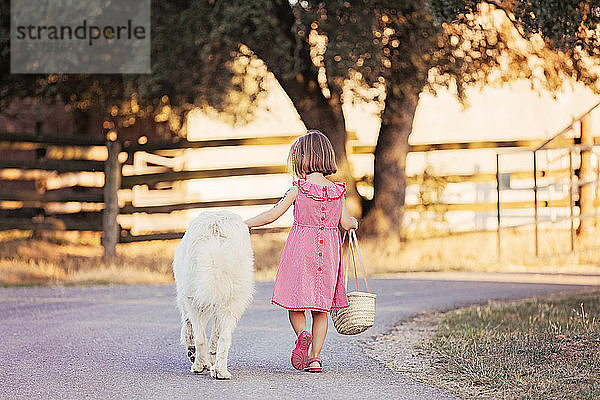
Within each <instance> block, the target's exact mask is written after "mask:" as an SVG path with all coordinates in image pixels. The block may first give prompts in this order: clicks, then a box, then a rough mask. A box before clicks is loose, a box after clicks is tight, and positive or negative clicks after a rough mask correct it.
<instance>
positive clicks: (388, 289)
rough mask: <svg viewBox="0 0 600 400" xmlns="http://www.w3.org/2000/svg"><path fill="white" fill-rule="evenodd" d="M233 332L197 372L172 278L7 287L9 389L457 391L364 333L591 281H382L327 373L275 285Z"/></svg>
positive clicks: (5, 391) (41, 392)
mask: <svg viewBox="0 0 600 400" xmlns="http://www.w3.org/2000/svg"><path fill="white" fill-rule="evenodd" d="M257 286H258V287H257V289H258V290H257V294H256V297H255V302H254V304H253V305H252V306H251V307H250V309H249V310H248V311H247V313H246V314H245V315H244V317H243V318H242V320H241V321H240V324H239V326H238V329H237V330H236V331H235V332H234V337H233V344H232V347H231V352H230V371H231V373H232V374H233V380H232V381H215V380H212V379H211V378H210V377H209V376H208V375H194V374H192V373H190V372H189V363H188V361H187V359H186V357H185V352H184V349H183V347H181V346H180V345H179V343H178V336H179V323H178V321H179V317H178V314H177V310H176V308H175V305H174V296H175V289H174V287H173V286H104V287H68V288H60V287H59V288H6V289H0V338H1V340H0V360H1V364H0V388H1V389H0V398H6V399H61V400H62V399H82V398H92V399H138V398H139V399H203V398H223V399H238V398H239V399H246V398H248V399H254V398H257V399H272V398H273V399H277V398H286V399H296V398H298V399H300V398H301V399H319V398H327V399H329V398H332V399H345V400H347V399H367V398H369V399H451V398H453V397H452V396H451V395H449V394H446V393H443V392H442V391H440V390H438V389H435V388H432V387H430V386H426V385H422V384H419V383H416V382H413V381H411V380H409V379H407V378H405V377H403V376H402V375H400V374H397V373H393V372H391V371H390V370H388V369H386V368H385V367H383V366H381V365H379V364H378V363H377V362H376V361H374V360H372V359H370V358H368V357H366V356H365V355H364V353H363V351H362V347H361V342H362V341H364V340H365V339H367V338H368V337H369V336H370V335H373V334H376V333H380V332H384V331H386V330H387V329H389V328H390V327H391V326H392V325H394V324H395V323H397V322H399V321H400V320H402V319H405V318H408V317H410V316H413V315H416V314H419V313H422V312H424V311H428V310H445V309H450V308H454V307H457V306H462V305H467V304H472V303H480V302H485V301H487V299H508V298H518V297H527V296H532V295H537V294H543V293H549V292H558V291H566V290H574V289H581V288H583V286H567V285H556V284H520V283H494V282H474V281H451V280H427V279H413V280H409V279H374V280H373V281H372V287H373V289H374V290H375V291H376V292H377V293H378V299H377V318H376V326H375V327H374V328H373V329H372V330H370V331H368V332H367V333H365V334H363V335H359V336H354V337H345V336H341V335H338V334H337V333H336V332H335V330H334V329H333V326H330V333H329V335H328V338H327V342H326V347H325V349H324V352H323V359H324V368H325V370H326V371H325V372H324V373H323V374H309V373H306V372H297V371H295V370H294V369H292V367H291V365H290V363H289V354H290V351H291V346H292V344H293V334H292V331H291V328H290V327H289V326H288V322H287V316H286V313H285V312H283V311H281V310H280V309H278V308H276V307H274V306H271V305H270V304H269V299H270V294H271V290H272V283H259V284H257Z"/></svg>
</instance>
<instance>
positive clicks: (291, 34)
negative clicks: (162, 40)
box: [249, 0, 362, 216]
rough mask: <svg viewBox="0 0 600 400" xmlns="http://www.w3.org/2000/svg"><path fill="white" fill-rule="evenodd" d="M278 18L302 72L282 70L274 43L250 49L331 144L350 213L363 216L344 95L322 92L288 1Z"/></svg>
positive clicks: (283, 0)
mask: <svg viewBox="0 0 600 400" xmlns="http://www.w3.org/2000/svg"><path fill="white" fill-rule="evenodd" d="M275 4H276V17H277V19H278V20H279V21H281V27H282V32H283V33H284V34H285V35H287V38H288V40H289V41H290V43H291V44H292V46H291V48H292V49H294V52H295V54H294V57H296V60H297V61H298V66H299V68H297V69H298V70H296V71H294V73H293V74H290V72H289V71H285V70H279V69H278V67H279V66H280V65H281V62H280V61H281V60H279V59H274V57H278V56H276V55H274V53H273V52H271V51H270V50H271V49H270V47H269V46H271V44H270V43H264V42H261V43H250V44H249V47H250V48H251V49H252V50H253V51H254V52H255V54H256V55H257V56H258V57H259V58H260V59H261V60H263V61H264V62H265V64H266V65H267V67H268V68H269V70H270V71H271V72H272V73H273V74H274V75H275V77H276V78H277V80H278V82H279V84H280V85H281V87H282V88H283V90H284V91H285V92H286V94H287V95H288V96H289V98H290V99H291V101H292V103H293V104H294V107H295V108H296V111H297V112H298V114H299V115H300V119H302V121H303V122H304V125H305V126H306V128H307V129H318V130H320V131H321V132H323V133H324V134H325V135H326V136H327V137H328V138H329V140H330V141H331V144H332V145H333V149H334V151H335V157H336V163H337V166H338V172H337V174H336V176H335V179H338V180H341V181H344V182H346V186H347V194H346V199H347V204H348V209H349V210H350V212H351V213H352V214H353V215H356V216H359V215H361V214H362V206H361V205H362V198H361V197H360V195H359V194H358V191H357V190H356V183H355V181H354V178H353V177H352V168H351V165H350V163H349V162H348V157H347V154H346V140H347V137H346V124H345V120H344V114H343V112H342V104H341V101H340V98H341V92H340V90H339V89H338V88H336V87H331V88H330V90H331V97H330V98H326V97H325V96H324V95H323V92H322V91H321V87H320V86H319V80H318V69H317V67H315V66H314V65H313V62H312V59H311V57H310V47H309V44H308V43H306V41H305V40H304V39H302V40H299V38H298V37H297V36H296V34H295V25H296V17H295V16H294V13H293V11H292V8H291V7H290V4H289V2H288V1H287V0H278V1H275Z"/></svg>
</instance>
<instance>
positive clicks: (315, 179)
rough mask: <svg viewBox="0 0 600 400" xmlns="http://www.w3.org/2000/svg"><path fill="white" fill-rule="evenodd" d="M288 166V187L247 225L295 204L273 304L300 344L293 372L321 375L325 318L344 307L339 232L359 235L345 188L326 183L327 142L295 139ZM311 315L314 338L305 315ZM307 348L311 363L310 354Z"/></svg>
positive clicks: (329, 165) (314, 134) (330, 158)
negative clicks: (354, 231) (282, 311)
mask: <svg viewBox="0 0 600 400" xmlns="http://www.w3.org/2000/svg"><path fill="white" fill-rule="evenodd" d="M288 165H289V166H290V171H291V172H292V174H293V176H295V177H298V178H299V179H298V180H296V179H293V185H292V187H291V188H290V189H289V190H288V191H287V192H286V193H285V195H284V196H283V198H282V199H281V200H280V201H279V203H277V204H276V205H275V206H274V207H273V208H272V209H270V210H268V211H266V212H263V213H262V214H259V215H257V216H255V217H253V218H250V219H248V220H246V221H245V222H246V224H247V225H248V227H250V228H253V227H257V226H262V225H266V224H268V223H271V222H273V221H275V220H276V219H277V218H279V217H280V216H281V215H283V213H285V212H286V210H287V209H288V208H289V207H290V206H291V205H292V204H294V224H293V225H292V229H291V230H290V233H289V236H288V238H287V241H286V242H285V246H284V248H283V253H282V254H281V261H280V262H279V268H278V269H277V277H276V279H275V288H274V290H273V297H272V299H271V302H272V303H273V304H276V305H278V306H280V307H283V308H286V309H288V310H289V318H290V323H291V324H292V328H293V329H294V331H295V333H296V335H297V337H298V339H297V340H296V347H295V348H294V350H293V351H292V365H293V366H294V368H296V369H299V370H302V369H307V370H308V371H310V372H321V371H322V368H323V362H322V361H321V348H322V347H323V343H324V342H325V335H326V334H327V312H328V311H330V310H332V309H340V308H346V307H348V298H347V296H346V290H345V289H344V283H343V282H344V277H343V271H342V268H341V259H342V258H341V252H342V249H341V243H340V233H339V230H338V225H341V227H342V229H344V230H349V229H358V221H357V220H356V218H354V217H351V216H350V214H348V210H347V209H346V202H345V198H344V193H345V192H346V185H345V184H344V183H340V182H335V183H334V182H331V181H330V180H328V179H327V178H326V176H327V175H331V174H333V173H335V172H336V171H337V167H336V164H335V155H334V152H333V147H332V146H331V143H330V142H329V139H327V137H326V136H325V135H323V134H322V133H321V132H319V131H317V130H310V131H308V133H307V134H306V135H304V136H302V137H300V138H298V139H297V140H296V141H295V142H294V143H293V144H292V147H291V149H290V153H289V156H288ZM308 310H310V311H311V313H312V321H313V323H312V335H311V333H309V332H308V331H307V330H306V315H305V311H308ZM311 343H312V347H311V348H310V357H309V354H308V350H309V347H310V346H311Z"/></svg>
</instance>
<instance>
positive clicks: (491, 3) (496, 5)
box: [481, 0, 529, 41]
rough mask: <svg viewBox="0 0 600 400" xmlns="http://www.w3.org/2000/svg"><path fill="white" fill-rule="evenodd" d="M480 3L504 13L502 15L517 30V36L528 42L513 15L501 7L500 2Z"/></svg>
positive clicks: (489, 0)
mask: <svg viewBox="0 0 600 400" xmlns="http://www.w3.org/2000/svg"><path fill="white" fill-rule="evenodd" d="M481 2H482V3H485V4H489V5H492V6H494V7H495V8H496V9H497V10H500V11H502V12H504V14H505V15H506V17H507V18H508V20H509V21H510V23H511V24H512V26H513V27H514V28H515V29H516V30H517V33H518V34H519V36H521V37H522V38H523V39H525V40H527V41H529V38H528V37H527V36H526V35H525V32H523V31H521V29H520V27H519V23H518V22H517V20H516V19H515V17H514V14H513V13H512V12H511V11H509V10H508V8H506V6H504V5H502V2H501V1H499V0H481Z"/></svg>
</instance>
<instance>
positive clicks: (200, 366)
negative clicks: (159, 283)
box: [173, 211, 254, 379]
mask: <svg viewBox="0 0 600 400" xmlns="http://www.w3.org/2000/svg"><path fill="white" fill-rule="evenodd" d="M253 260H254V258H253V254H252V247H251V245H250V234H249V232H248V226H247V225H246V224H245V223H244V221H243V220H242V218H241V217H240V216H239V215H236V214H233V213H231V212H228V211H217V212H205V213H202V214H201V215H200V216H198V217H197V218H195V219H194V220H193V221H192V223H191V224H190V226H189V228H188V230H187V232H186V233H185V235H184V236H183V238H182V239H181V243H179V246H178V247H177V250H176V251H175V259H174V260H173V273H174V274H175V282H176V284H177V306H178V307H179V310H180V311H181V321H182V327H181V341H182V344H185V345H186V346H187V350H188V357H189V359H190V361H192V368H191V370H192V372H196V373H202V372H204V371H205V370H210V374H211V376H212V377H213V378H217V379H231V374H230V373H229V371H228V370H227V355H228V353H229V347H230V345H231V335H232V333H233V330H234V329H235V326H236V325H237V322H238V320H239V319H240V317H241V316H242V314H243V313H244V311H245V310H246V308H247V307H248V305H250V303H251V302H252V296H253V294H254V280H253V265H254V263H253ZM211 319H212V321H213V331H212V335H211V339H210V344H207V340H206V325H207V323H208V322H209V321H210V320H211Z"/></svg>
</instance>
